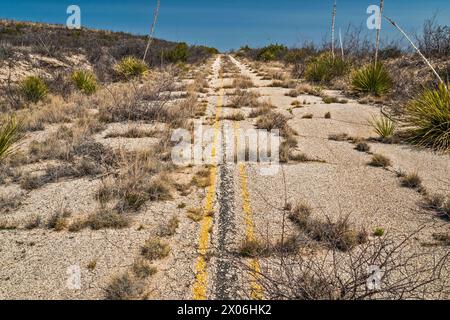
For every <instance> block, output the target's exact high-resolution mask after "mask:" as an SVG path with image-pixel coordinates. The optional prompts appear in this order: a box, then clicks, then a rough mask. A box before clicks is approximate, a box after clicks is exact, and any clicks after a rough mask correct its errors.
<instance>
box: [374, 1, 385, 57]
mask: <svg viewBox="0 0 450 320" xmlns="http://www.w3.org/2000/svg"><path fill="white" fill-rule="evenodd" d="M383 8H384V0H380V16H379V17H378V21H377V23H378V25H377V42H376V48H375V65H376V64H377V63H378V51H379V50H380V34H381V20H382V17H383Z"/></svg>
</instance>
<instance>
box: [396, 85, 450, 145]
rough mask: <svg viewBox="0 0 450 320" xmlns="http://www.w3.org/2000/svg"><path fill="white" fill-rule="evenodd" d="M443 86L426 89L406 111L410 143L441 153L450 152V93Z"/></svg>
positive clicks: (445, 86) (446, 87)
mask: <svg viewBox="0 0 450 320" xmlns="http://www.w3.org/2000/svg"><path fill="white" fill-rule="evenodd" d="M449 90H450V89H449V87H448V86H447V85H444V84H441V85H439V87H438V88H437V89H425V90H424V91H423V92H422V93H421V94H420V95H419V96H418V97H417V98H415V99H414V100H412V101H411V102H410V103H409V104H408V105H407V107H406V110H405V120H404V122H405V125H406V126H407V127H409V128H410V129H408V135H409V141H411V142H412V143H414V144H416V145H418V146H425V147H431V148H434V149H436V150H439V151H443V152H448V151H450V91H449Z"/></svg>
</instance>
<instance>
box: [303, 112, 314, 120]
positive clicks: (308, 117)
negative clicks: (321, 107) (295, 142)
mask: <svg viewBox="0 0 450 320" xmlns="http://www.w3.org/2000/svg"><path fill="white" fill-rule="evenodd" d="M313 117H314V115H313V114H312V113H305V114H304V115H303V116H302V119H312V118H313Z"/></svg>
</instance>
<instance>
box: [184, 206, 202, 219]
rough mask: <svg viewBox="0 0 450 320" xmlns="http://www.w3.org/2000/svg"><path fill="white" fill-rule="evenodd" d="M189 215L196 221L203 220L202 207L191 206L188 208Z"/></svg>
mask: <svg viewBox="0 0 450 320" xmlns="http://www.w3.org/2000/svg"><path fill="white" fill-rule="evenodd" d="M187 217H188V218H189V219H191V220H192V221H194V222H200V221H202V220H203V217H204V214H203V210H202V208H189V209H188V210H187Z"/></svg>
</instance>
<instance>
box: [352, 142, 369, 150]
mask: <svg viewBox="0 0 450 320" xmlns="http://www.w3.org/2000/svg"><path fill="white" fill-rule="evenodd" d="M355 149H356V150H358V151H359V152H370V146H369V145H368V144H367V143H366V142H358V143H357V144H356V146H355Z"/></svg>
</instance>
